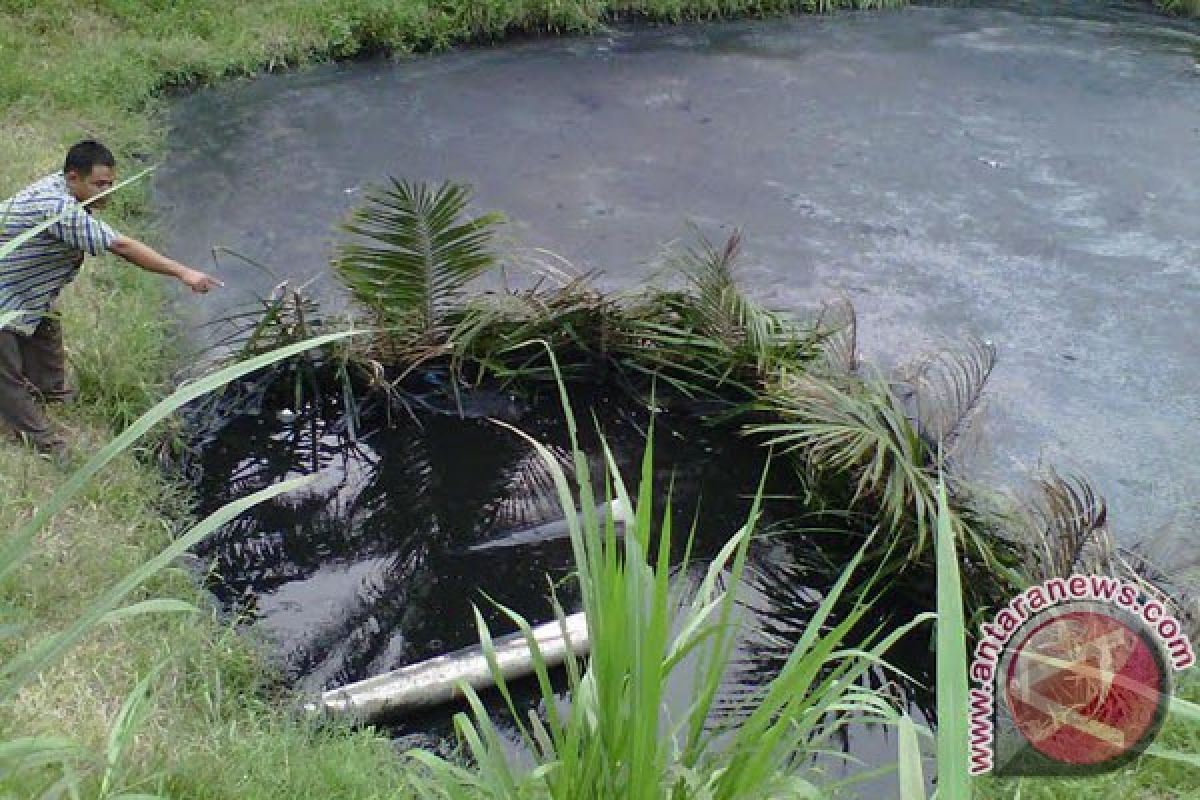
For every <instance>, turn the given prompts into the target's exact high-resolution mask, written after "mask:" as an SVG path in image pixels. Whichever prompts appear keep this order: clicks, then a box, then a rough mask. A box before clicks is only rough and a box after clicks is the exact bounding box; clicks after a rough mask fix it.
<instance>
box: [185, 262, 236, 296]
mask: <svg viewBox="0 0 1200 800" xmlns="http://www.w3.org/2000/svg"><path fill="white" fill-rule="evenodd" d="M179 280H181V281H183V283H184V284H185V285H186V286H187V287H188V288H189V289H191V290H192V291H193V292H196V293H198V294H204V293H205V292H207V291H208V290H209V289H213V288H216V287H217V286H224V285H225V284H223V283H221V282H220V281H219V280H217V279H216V278H214V277H213V276H211V275H208V274H205V273H203V272H201V271H200V270H196V269H188V268H186V267H185V268H184V270H183V272H181V273H179Z"/></svg>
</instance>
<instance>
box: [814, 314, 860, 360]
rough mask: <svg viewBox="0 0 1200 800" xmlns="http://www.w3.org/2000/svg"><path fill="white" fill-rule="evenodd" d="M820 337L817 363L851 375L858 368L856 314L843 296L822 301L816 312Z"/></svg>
mask: <svg viewBox="0 0 1200 800" xmlns="http://www.w3.org/2000/svg"><path fill="white" fill-rule="evenodd" d="M816 329H817V332H818V335H819V336H820V341H821V346H820V354H821V359H820V363H821V364H822V365H823V366H824V367H825V369H826V370H828V371H829V372H831V373H833V374H840V375H852V374H854V373H855V372H857V371H858V367H859V358H858V315H857V314H856V313H855V311H854V306H853V305H852V304H851V303H850V301H849V300H848V299H847V298H844V297H843V298H841V299H839V300H838V301H836V302H832V303H826V304H825V305H824V306H822V308H821V311H820V312H819V313H818V314H817V321H816Z"/></svg>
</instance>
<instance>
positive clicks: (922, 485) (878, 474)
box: [748, 373, 937, 553]
mask: <svg viewBox="0 0 1200 800" xmlns="http://www.w3.org/2000/svg"><path fill="white" fill-rule="evenodd" d="M763 407H764V410H766V411H768V412H769V413H770V414H771V415H772V416H773V417H775V418H776V419H778V420H779V421H778V422H772V423H767V424H759V425H752V426H750V427H749V428H748V432H749V433H750V434H751V435H755V436H762V437H765V438H766V443H767V444H769V445H774V446H777V447H779V448H781V450H782V451H784V452H792V453H795V454H796V455H798V456H799V457H800V459H801V461H802V462H803V463H804V465H805V467H806V469H807V470H809V471H811V472H814V473H816V474H824V475H846V476H849V477H850V479H851V482H852V484H853V490H854V491H853V497H852V498H851V500H850V504H851V507H852V508H857V507H860V505H859V504H860V503H863V502H867V503H870V504H871V505H874V506H876V507H877V509H878V512H879V515H880V518H881V519H880V524H881V525H882V526H883V527H885V528H886V529H888V530H890V531H892V532H893V533H899V532H901V531H903V530H904V529H905V528H906V527H907V525H908V523H914V524H915V527H916V536H915V538H914V540H913V542H912V547H911V549H912V551H913V552H914V553H915V552H925V551H926V550H927V548H928V546H929V533H930V530H931V522H932V521H933V520H934V518H935V516H936V508H937V506H936V502H935V500H936V496H935V490H936V488H937V482H936V480H935V478H934V475H933V473H932V472H931V470H930V467H931V466H932V465H933V464H934V459H933V457H932V454H931V453H930V451H929V448H928V446H927V444H926V443H925V441H924V440H923V439H921V437H920V436H919V435H918V434H917V430H916V428H915V427H914V426H913V424H912V423H911V422H910V421H909V419H908V417H907V415H906V414H905V410H904V408H903V405H902V404H901V402H900V400H899V399H898V398H897V397H896V396H895V395H894V394H893V393H892V392H891V391H890V390H889V389H888V387H887V385H886V384H885V383H884V382H883V381H881V380H860V379H846V380H842V381H836V380H833V379H830V378H824V377H819V376H816V375H814V374H811V373H800V374H797V375H792V376H790V377H789V378H788V379H787V380H786V381H785V382H783V383H782V384H781V385H780V386H779V387H778V388H777V389H775V390H774V391H773V392H771V394H769V395H768V399H767V401H766V403H764V404H763Z"/></svg>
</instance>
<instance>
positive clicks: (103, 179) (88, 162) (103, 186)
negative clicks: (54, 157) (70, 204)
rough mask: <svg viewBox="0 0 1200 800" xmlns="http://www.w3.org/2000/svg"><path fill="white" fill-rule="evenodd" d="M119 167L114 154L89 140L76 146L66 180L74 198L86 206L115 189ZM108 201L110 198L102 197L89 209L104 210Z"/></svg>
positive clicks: (70, 152)
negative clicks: (102, 194) (99, 195)
mask: <svg viewBox="0 0 1200 800" xmlns="http://www.w3.org/2000/svg"><path fill="white" fill-rule="evenodd" d="M116 166H117V160H116V159H115V158H113V154H112V151H111V150H109V149H108V148H107V147H105V146H104V145H102V144H100V143H99V142H96V141H93V140H91V139H88V140H86V141H82V142H79V143H78V144H75V145H72V147H71V149H70V150H68V151H67V160H66V162H65V163H64V164H63V176H64V177H66V179H67V188H68V189H69V190H70V191H71V194H72V195H74V197H75V199H76V200H78V201H79V202H81V203H83V202H86V201H88V200H91V199H92V198H93V197H95V196H96V195H98V194H100V193H101V192H103V191H105V190H107V189H111V188H112V187H113V183H114V182H115V181H116V177H117V172H116ZM110 196H111V195H110ZM108 200H109V198H108V197H102V198H100V199H99V200H97V201H96V202H94V203H92V204H91V205H90V206H89V208H104V207H105V206H106V205H108Z"/></svg>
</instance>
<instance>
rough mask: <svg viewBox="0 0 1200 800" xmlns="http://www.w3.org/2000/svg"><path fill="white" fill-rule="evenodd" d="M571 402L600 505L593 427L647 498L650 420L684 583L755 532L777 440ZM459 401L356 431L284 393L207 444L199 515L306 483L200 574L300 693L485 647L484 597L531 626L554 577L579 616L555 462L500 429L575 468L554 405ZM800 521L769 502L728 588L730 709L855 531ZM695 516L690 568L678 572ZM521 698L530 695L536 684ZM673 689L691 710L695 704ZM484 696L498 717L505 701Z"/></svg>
mask: <svg viewBox="0 0 1200 800" xmlns="http://www.w3.org/2000/svg"><path fill="white" fill-rule="evenodd" d="M431 396H432V395H431ZM574 403H575V410H576V414H577V415H578V418H579V419H580V420H581V423H582V424H581V425H580V428H581V431H580V434H581V445H582V448H583V450H584V451H585V452H586V453H587V457H588V462H589V470H590V471H591V473H592V475H593V477H594V478H595V483H596V490H597V492H598V496H599V497H604V488H603V484H602V483H601V482H600V481H601V478H600V477H599V476H603V474H604V464H603V460H602V452H603V451H602V445H601V441H600V435H599V433H598V431H602V432H603V438H604V441H605V442H607V444H608V446H609V448H610V449H611V452H612V454H613V457H614V460H615V461H616V463H617V464H618V468H619V470H620V472H621V475H622V477H623V479H624V480H625V481H626V483H627V485H628V486H629V488H630V491H631V492H636V490H637V486H638V476H639V474H640V470H641V461H642V455H643V448H644V446H645V441H646V436H647V434H648V433H649V431H650V430H651V427H653V441H654V447H653V453H654V462H653V481H654V492H653V494H654V498H655V501H654V502H655V507H656V513H658V514H659V515H660V518H661V512H662V509H664V508H665V506H666V503H667V500H668V495H669V500H670V507H671V511H672V523H673V526H674V530H675V531H676V533H675V535H674V541H673V550H674V551H675V552H674V561H675V563H676V567H675V569H676V572H675V574H674V580H675V584H676V585H677V586H678V588H679V589H680V591H681V592H686V591H687V588H688V586H694V585H695V583H696V582H698V581H699V579H700V578H701V576H702V575H703V572H704V570H705V569H706V567H707V565H708V562H709V560H710V559H711V558H712V557H713V556H714V555H715V554H716V552H717V551H718V550H719V549H720V547H721V546H722V545H723V544H724V543H725V542H726V541H728V538H729V537H730V536H731V535H732V534H733V533H735V532H736V531H737V530H738V529H739V528H740V527H741V526H742V525H743V524H744V523H745V521H746V519H747V515H748V512H749V510H750V507H751V502H752V499H753V497H754V495H755V494H756V492H757V491H758V489H759V486H760V484H761V483H762V481H763V476H764V469H766V467H767V463H766V461H767V451H766V449H765V448H763V447H761V446H760V444H759V443H756V442H753V441H749V440H747V439H745V438H744V437H741V436H739V435H737V433H736V432H734V431H731V430H725V429H722V428H720V427H714V426H712V425H708V424H705V423H704V422H702V421H701V420H700V419H699V418H698V417H696V416H693V415H691V414H689V413H687V412H686V411H680V410H672V409H664V410H660V413H656V414H654V415H653V420H652V419H651V417H652V415H651V414H650V413H649V412H648V411H647V410H646V406H645V404H644V403H641V402H638V401H636V400H631V399H625V398H622V397H614V396H610V395H606V394H603V393H595V392H586V393H578V394H577V395H576V397H575V399H574ZM463 411H464V412H465V413H464V414H463V415H462V416H460V415H459V414H458V413H457V411H456V410H455V408H454V402H453V401H451V400H449V399H445V398H444V399H442V400H440V401H437V404H436V405H435V404H431V403H428V402H426V403H423V404H421V405H416V404H410V405H409V406H408V407H407V408H403V407H400V406H398V405H397V404H379V403H376V404H374V405H370V404H368V405H367V406H366V407H364V408H363V409H361V410H360V413H359V414H358V416H357V425H355V426H351V425H348V424H347V423H346V420H347V415H345V414H342V413H340V412H338V411H336V410H335V411H334V412H332V413H331V411H330V409H329V408H328V407H326V408H325V409H324V410H323V411H321V412H318V411H316V410H313V409H311V408H310V409H309V410H307V411H305V410H302V411H301V412H300V413H298V414H297V413H295V412H293V411H292V410H291V409H285V408H283V407H282V401H281V400H280V401H276V402H274V403H272V402H270V401H267V402H261V401H260V402H255V403H252V404H250V406H248V407H243V408H242V409H241V410H240V412H239V413H237V414H236V415H233V416H232V417H230V418H229V419H228V421H226V422H224V423H222V424H220V425H218V426H215V427H213V428H210V430H209V431H208V432H207V434H206V435H205V436H203V437H202V438H201V439H200V446H199V449H198V450H197V455H196V458H195V461H194V463H193V467H194V468H195V469H196V471H197V474H198V475H199V491H200V495H201V501H202V505H203V508H202V509H201V510H202V511H205V512H207V511H211V510H213V509H215V508H217V507H219V506H220V505H223V504H224V503H227V502H229V501H231V500H233V499H235V498H239V497H244V496H246V495H247V494H249V493H251V492H253V491H256V490H259V489H262V488H265V487H267V486H270V485H273V484H275V483H277V482H279V481H281V480H284V479H287V478H292V477H296V476H299V475H311V476H314V481H313V482H312V483H311V484H310V485H309V486H308V487H306V488H305V489H303V490H302V491H299V492H295V493H292V494H288V495H284V496H282V497H279V498H276V499H275V500H273V501H271V502H268V503H264V504H262V505H259V506H258V507H256V508H254V509H253V510H251V511H249V512H247V513H246V514H244V515H243V516H241V517H240V518H238V519H237V520H235V521H234V522H233V523H231V524H230V525H228V526H227V527H226V528H224V529H222V530H221V531H219V532H218V533H217V534H215V535H214V536H213V537H211V538H210V539H208V540H207V541H206V542H204V543H203V544H202V545H201V546H200V547H199V548H198V550H197V554H198V555H199V556H201V557H202V558H204V559H206V560H209V561H211V563H212V564H213V567H212V570H211V572H210V579H209V585H210V588H211V589H212V591H213V592H214V593H215V595H216V597H217V598H218V599H219V601H220V603H221V604H222V606H223V607H224V608H226V609H227V610H228V611H229V612H230V613H231V614H236V615H237V616H238V617H239V618H240V619H241V620H242V621H243V624H244V625H245V626H246V627H248V628H249V629H250V631H251V632H252V633H253V634H255V635H258V636H261V637H262V638H264V639H265V640H266V641H267V642H268V643H269V649H270V651H271V652H273V653H275V654H277V656H278V659H279V663H280V665H281V667H282V669H283V671H284V673H285V675H286V678H287V681H288V682H289V683H290V684H292V685H294V686H295V687H297V688H298V689H300V690H302V691H307V692H314V693H315V692H318V691H320V690H323V689H328V688H332V687H335V686H339V685H343V684H345V683H348V682H351V681H355V680H359V679H362V678H365V677H368V676H371V675H376V674H379V673H382V672H385V671H387V670H391V669H395V668H397V667H401V666H404V665H407V664H412V663H415V662H418V661H421V660H424V659H427V658H430V657H433V656H436V655H440V654H442V653H445V652H449V651H452V650H455V649H458V648H461V647H464V646H468V645H472V644H475V643H477V642H478V633H477V630H476V627H475V618H474V611H473V609H476V608H477V609H479V611H480V612H481V613H482V614H483V616H484V618H485V619H486V620H487V622H488V624H489V626H491V629H492V631H493V633H495V634H497V635H498V634H501V633H507V632H509V631H511V630H513V626H512V624H511V622H509V621H508V620H507V618H506V617H505V616H504V615H503V614H502V613H501V612H500V611H499V610H498V609H497V608H496V606H497V604H500V605H504V606H506V607H508V608H511V609H513V610H515V611H517V612H518V613H520V614H522V615H523V616H524V617H525V618H526V619H528V620H529V621H530V622H531V623H533V624H536V623H539V622H543V621H546V620H549V619H551V618H552V616H553V612H552V607H551V603H550V599H549V598H550V594H551V586H552V585H553V586H554V591H555V592H556V593H557V597H558V600H559V602H561V603H562V604H563V606H564V607H565V609H566V611H567V612H568V613H571V612H574V611H577V610H579V599H578V593H577V590H576V588H575V586H574V584H573V582H572V581H571V580H570V579H569V575H570V573H571V570H572V556H571V546H570V542H569V540H568V539H567V538H565V537H557V538H555V537H550V538H545V537H539V536H537V535H532V536H531V535H529V533H528V532H529V531H530V529H531V528H534V527H535V526H537V525H539V524H540V523H545V522H548V521H551V520H555V519H559V518H561V517H562V511H561V508H560V506H559V502H558V499H557V494H556V493H555V490H554V486H553V484H552V482H551V479H550V472H549V470H548V469H547V467H546V464H545V463H544V461H543V460H542V458H541V457H540V456H539V455H538V454H537V452H536V451H535V450H534V448H533V446H532V445H530V444H529V443H528V442H526V441H525V440H523V439H522V438H521V437H520V436H518V435H516V434H515V433H513V432H512V431H511V430H508V429H506V428H504V427H502V426H501V425H499V424H497V423H496V422H495V421H493V419H494V418H496V417H506V418H507V419H508V421H510V422H511V424H514V425H516V426H517V427H519V428H520V429H521V430H522V431H524V432H526V433H527V434H529V435H530V436H532V437H534V438H536V439H537V440H538V441H540V442H542V443H543V444H545V445H547V446H548V447H549V448H550V449H551V451H552V452H553V453H555V454H556V458H557V459H558V460H559V461H560V463H561V464H562V465H563V466H564V467H565V468H566V469H567V470H568V472H569V473H570V472H571V466H570V462H571V459H570V454H569V438H568V433H567V428H566V425H565V423H564V415H563V412H562V410H561V406H560V405H559V401H558V398H557V396H556V395H554V394H550V395H548V396H546V397H542V398H533V399H523V400H517V399H515V398H513V397H511V396H508V395H505V394H503V393H500V392H494V393H480V394H476V395H474V396H472V395H467V396H466V397H465V399H464V403H463ZM410 412H411V413H410ZM484 415H487V416H486V417H485V416H484ZM489 417H490V418H489ZM592 420H595V423H594V424H593V422H592ZM787 469H789V467H788V466H787V464H786V463H785V462H784V461H783V460H776V461H775V463H773V464H772V465H771V468H770V470H769V471H768V473H767V474H768V478H767V482H766V484H765V489H766V492H767V493H768V494H772V493H776V494H778V493H779V492H781V491H783V489H784V487H786V486H793V487H794V485H795V481H794V479H793V480H790V481H789V480H780V481H775V480H772V479H771V476H772V475H777V476H779V477H781V478H786V477H787V474H786V470H787ZM803 514H804V509H803V507H802V506H801V505H800V502H799V500H798V499H796V498H791V497H775V498H774V499H772V500H768V502H767V503H766V505H765V512H764V515H763V518H762V520H761V523H760V525H759V527H758V530H759V532H760V534H759V536H758V538H757V539H756V540H755V542H754V544H753V546H752V548H751V551H750V557H749V565H748V568H747V571H746V575H745V578H744V580H743V584H742V585H741V586H739V587H737V592H738V597H739V601H740V605H741V607H742V608H743V610H744V611H745V621H746V625H745V627H746V630H745V636H744V637H743V641H742V642H741V644H740V645H739V648H738V652H737V655H736V657H735V659H734V665H733V668H732V669H731V672H730V674H729V676H728V680H727V681H726V685H725V687H724V690H723V693H724V697H723V704H724V705H725V706H726V707H728V708H735V707H736V706H737V701H738V699H739V698H742V697H745V696H747V694H748V693H749V692H752V691H753V690H754V689H755V688H756V687H759V686H761V685H763V684H764V683H765V682H767V681H769V680H770V679H771V677H773V676H774V675H775V674H776V672H777V671H778V669H779V668H780V667H781V666H782V664H783V661H784V659H786V657H787V655H788V653H789V652H790V649H791V645H792V644H793V643H794V642H795V640H796V639H797V638H799V635H800V633H801V632H802V631H803V630H804V628H805V626H806V625H807V622H808V620H809V618H810V617H811V615H812V613H813V611H814V610H815V607H816V605H817V604H819V603H820V601H821V599H822V598H823V596H824V593H825V591H826V590H827V589H828V588H829V587H830V586H831V585H832V583H833V582H834V580H836V578H837V576H838V575H839V574H840V571H841V568H842V565H843V564H844V563H845V562H846V561H848V560H849V558H850V557H851V555H852V554H853V553H854V552H855V549H856V547H857V546H858V544H859V543H860V541H861V539H860V538H858V534H856V533H855V532H853V531H843V532H841V533H839V532H837V531H828V530H825V531H822V532H819V533H817V532H811V531H809V532H803V531H800V530H797V526H798V524H799V523H800V521H801V519H802V517H803ZM693 525H694V530H695V534H694V540H693V543H692V560H691V562H690V563H688V564H681V563H679V562H680V560H681V558H682V556H683V554H684V550H685V547H686V545H687V542H686V539H687V536H686V534H687V532H688V531H690V530H692V529H693ZM920 594H921V593H920V592H913V591H907V592H906V591H903V590H900V589H898V588H897V589H893V590H891V591H888V592H885V594H884V596H883V597H882V599H881V601H880V602H878V603H876V604H875V606H874V607H875V608H878V609H887V611H886V612H884V611H880V612H878V613H874V612H873V613H872V615H871V616H870V617H869V618H868V619H867V620H866V621H865V626H864V627H869V628H872V629H874V628H876V627H877V626H879V625H881V624H884V625H886V624H888V623H897V624H898V623H901V622H904V621H907V620H908V619H911V618H912V616H914V615H915V614H917V613H919V612H920V611H922V610H925V609H926V608H928V606H929V604H930V602H931V598H930V597H929V596H927V595H926V596H919V595H920ZM864 632H865V631H859V632H856V633H855V634H854V636H855V637H861V636H862V635H863V633H864ZM927 635H928V631H923V632H922V633H921V634H920V635H919V636H916V637H912V638H911V639H910V640H909V641H906V642H904V643H903V644H902V645H901V646H900V648H899V649H898V650H897V651H895V652H894V653H893V659H894V660H895V661H896V666H898V667H899V668H901V669H903V670H904V671H905V672H906V673H907V674H908V675H910V676H912V677H913V678H915V679H916V681H917V682H918V683H922V684H924V685H925V686H929V685H931V683H932V672H931V669H932V665H931V654H930V653H929V652H928V649H927ZM871 680H872V681H874V682H875V683H876V685H883V684H885V683H889V682H890V681H891V677H890V676H885V675H882V674H878V673H877V674H875V675H873V676H872V678H871ZM897 690H898V691H900V692H902V693H907V696H908V700H909V702H910V703H911V705H912V706H913V707H914V708H916V709H917V710H918V711H920V710H922V709H928V707H929V699H930V698H929V695H928V693H927V692H926V691H925V690H924V689H922V688H921V687H920V686H916V685H907V686H898V687H897ZM518 696H519V697H520V702H522V703H525V704H526V705H527V707H530V708H534V707H536V706H537V700H536V698H535V692H534V690H533V687H529V686H526V687H524V690H523V691H519V692H518ZM678 699H679V700H680V702H681V705H680V707H681V708H682V707H683V705H682V703H683V701H685V700H686V698H683V697H680V698H678ZM491 700H492V702H491V708H492V710H493V714H494V716H495V718H496V719H497V720H499V721H501V722H503V720H504V717H505V714H504V712H503V710H502V708H501V706H500V704H499V703H498V702H496V698H494V697H493V698H491ZM458 710H461V707H455V706H448V707H446V708H444V709H440V710H438V711H436V712H433V713H426V714H422V715H421V716H419V717H416V718H408V719H397V720H393V721H392V730H393V732H394V734H395V735H397V736H409V735H413V736H415V738H414V739H413V740H412V741H416V742H419V743H421V744H423V745H425V746H433V747H441V746H442V745H444V744H445V743H446V742H447V741H448V740H449V739H450V737H451V725H450V716H451V714H452V713H453V712H455V711H458ZM862 738H863V740H864V742H866V744H865V745H864V746H863V747H861V748H858V747H857V746H856V745H854V743H853V742H851V741H847V742H846V744H847V746H849V747H850V749H851V751H852V752H855V754H856V755H859V756H860V757H865V756H868V755H869V754H868V753H864V752H862V750H864V749H865V750H867V751H871V750H875V749H878V750H879V752H878V753H875V754H874V756H871V757H870V760H872V761H873V762H874V763H884V762H885V761H887V760H891V759H894V757H895V755H894V744H893V745H889V744H887V743H886V742H885V741H884V740H883V739H881V738H879V733H878V732H875V733H874V734H871V735H866V734H864V735H863V737H862Z"/></svg>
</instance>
